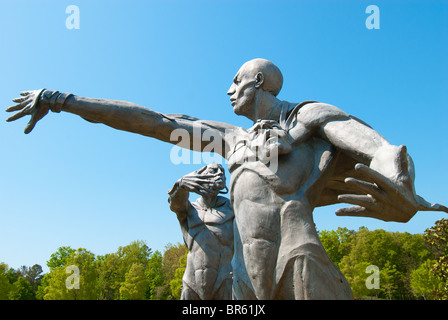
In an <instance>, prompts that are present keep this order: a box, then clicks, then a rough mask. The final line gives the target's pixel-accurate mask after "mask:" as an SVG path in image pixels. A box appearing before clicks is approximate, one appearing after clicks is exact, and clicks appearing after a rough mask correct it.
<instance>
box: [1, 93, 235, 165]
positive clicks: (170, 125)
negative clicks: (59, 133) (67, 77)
mask: <svg viewBox="0 0 448 320" xmlns="http://www.w3.org/2000/svg"><path fill="white" fill-rule="evenodd" d="M13 101H14V102H16V103H18V104H17V105H14V106H12V107H9V108H7V109H6V111H8V112H13V111H17V112H16V113H15V114H14V115H13V116H11V117H10V118H8V120H7V121H14V120H17V119H19V118H22V117H23V116H26V115H30V116H31V120H30V122H29V123H28V125H27V127H26V128H25V133H29V132H31V130H33V128H34V126H35V125H36V123H37V122H38V121H39V120H40V119H42V118H43V117H44V116H45V115H46V114H47V113H48V112H49V111H50V110H51V111H53V112H60V111H64V112H69V113H73V114H76V115H78V116H80V117H82V118H84V119H86V120H88V121H91V122H96V123H103V124H105V125H107V126H110V127H112V128H115V129H118V130H123V131H128V132H133V133H138V134H141V135H144V136H148V137H152V138H155V139H158V140H161V141H164V142H169V143H172V144H178V143H179V138H180V137H185V136H186V135H187V136H188V139H187V141H180V142H181V143H180V144H179V145H180V146H181V147H184V148H188V149H191V150H195V151H203V150H204V148H205V147H206V146H207V145H208V144H209V143H210V139H209V138H210V136H211V137H213V139H216V140H214V144H215V145H220V147H221V148H217V149H218V150H214V151H215V152H217V153H220V154H221V155H222V156H224V157H225V151H226V150H230V147H231V146H229V145H226V144H228V143H230V142H231V141H232V139H228V138H227V136H226V135H229V134H231V132H232V131H233V130H235V129H236V127H235V126H233V125H230V124H226V123H222V122H216V121H202V120H199V119H195V118H192V117H189V116H182V115H164V114H161V113H159V112H156V111H153V110H151V109H149V108H146V107H142V106H140V105H137V104H135V103H131V102H126V101H119V100H107V99H96V98H85V97H79V96H75V95H69V94H61V93H59V92H58V91H50V90H34V91H24V92H22V93H21V97H20V98H16V99H14V100H13ZM176 130H177V134H176ZM206 131H208V132H207V134H204V133H205V132H206ZM182 133H185V134H183V135H182ZM204 137H206V138H204ZM184 140H185V139H184Z"/></svg>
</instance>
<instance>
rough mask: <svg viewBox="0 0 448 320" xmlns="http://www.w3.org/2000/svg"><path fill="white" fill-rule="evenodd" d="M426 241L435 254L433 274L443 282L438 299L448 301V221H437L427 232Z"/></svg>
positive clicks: (438, 289) (438, 292) (437, 290)
mask: <svg viewBox="0 0 448 320" xmlns="http://www.w3.org/2000/svg"><path fill="white" fill-rule="evenodd" d="M424 239H425V241H426V243H427V244H428V246H429V247H430V249H431V251H432V252H434V255H435V260H436V261H435V262H434V263H433V265H432V268H431V272H432V274H433V275H435V276H436V277H437V278H438V280H439V281H440V282H441V285H440V287H438V288H437V289H436V292H435V294H436V296H437V298H438V299H442V300H446V299H448V219H441V220H438V221H436V223H435V225H434V226H433V227H431V228H428V229H426V230H425V235H424Z"/></svg>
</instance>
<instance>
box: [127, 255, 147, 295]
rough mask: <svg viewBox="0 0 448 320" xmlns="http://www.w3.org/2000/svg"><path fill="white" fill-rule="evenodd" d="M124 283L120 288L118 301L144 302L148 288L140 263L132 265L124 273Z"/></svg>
mask: <svg viewBox="0 0 448 320" xmlns="http://www.w3.org/2000/svg"><path fill="white" fill-rule="evenodd" d="M125 278H126V279H125V281H124V282H123V283H122V284H121V286H120V299H122V300H144V299H145V298H146V291H147V287H148V283H149V281H148V279H147V278H146V276H145V270H144V268H143V265H142V264H141V263H134V264H132V266H131V268H130V269H129V271H128V272H127V273H126V277H125Z"/></svg>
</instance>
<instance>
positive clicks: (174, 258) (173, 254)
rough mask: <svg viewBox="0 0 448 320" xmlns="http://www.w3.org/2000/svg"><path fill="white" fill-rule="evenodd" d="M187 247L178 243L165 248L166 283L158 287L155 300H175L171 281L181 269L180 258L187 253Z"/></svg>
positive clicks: (163, 259) (164, 273)
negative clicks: (178, 269) (177, 270)
mask: <svg viewBox="0 0 448 320" xmlns="http://www.w3.org/2000/svg"><path fill="white" fill-rule="evenodd" d="M187 250H188V249H187V247H186V246H185V245H184V244H180V243H177V244H176V245H173V244H171V243H169V244H167V245H166V246H165V251H164V252H163V257H162V271H163V275H164V277H163V278H164V279H163V280H164V281H163V283H162V285H160V286H158V287H156V288H155V289H154V291H155V297H154V298H155V299H158V300H171V299H174V296H173V293H172V292H171V285H170V283H171V280H173V279H174V277H175V274H176V269H177V268H179V267H180V258H181V257H182V256H183V255H184V254H185V252H187Z"/></svg>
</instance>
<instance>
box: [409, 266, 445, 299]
mask: <svg viewBox="0 0 448 320" xmlns="http://www.w3.org/2000/svg"><path fill="white" fill-rule="evenodd" d="M434 264H435V261H434V260H430V259H428V260H426V261H425V262H424V263H422V264H421V265H420V266H419V267H418V268H417V269H415V270H413V271H412V272H411V279H410V283H411V288H412V290H413V292H414V294H415V296H416V297H418V298H420V297H421V298H423V299H436V298H437V292H438V291H439V290H440V289H441V287H442V283H441V282H440V280H439V278H438V277H436V276H435V275H434V274H433V272H432V271H431V269H432V266H433V265H434Z"/></svg>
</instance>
